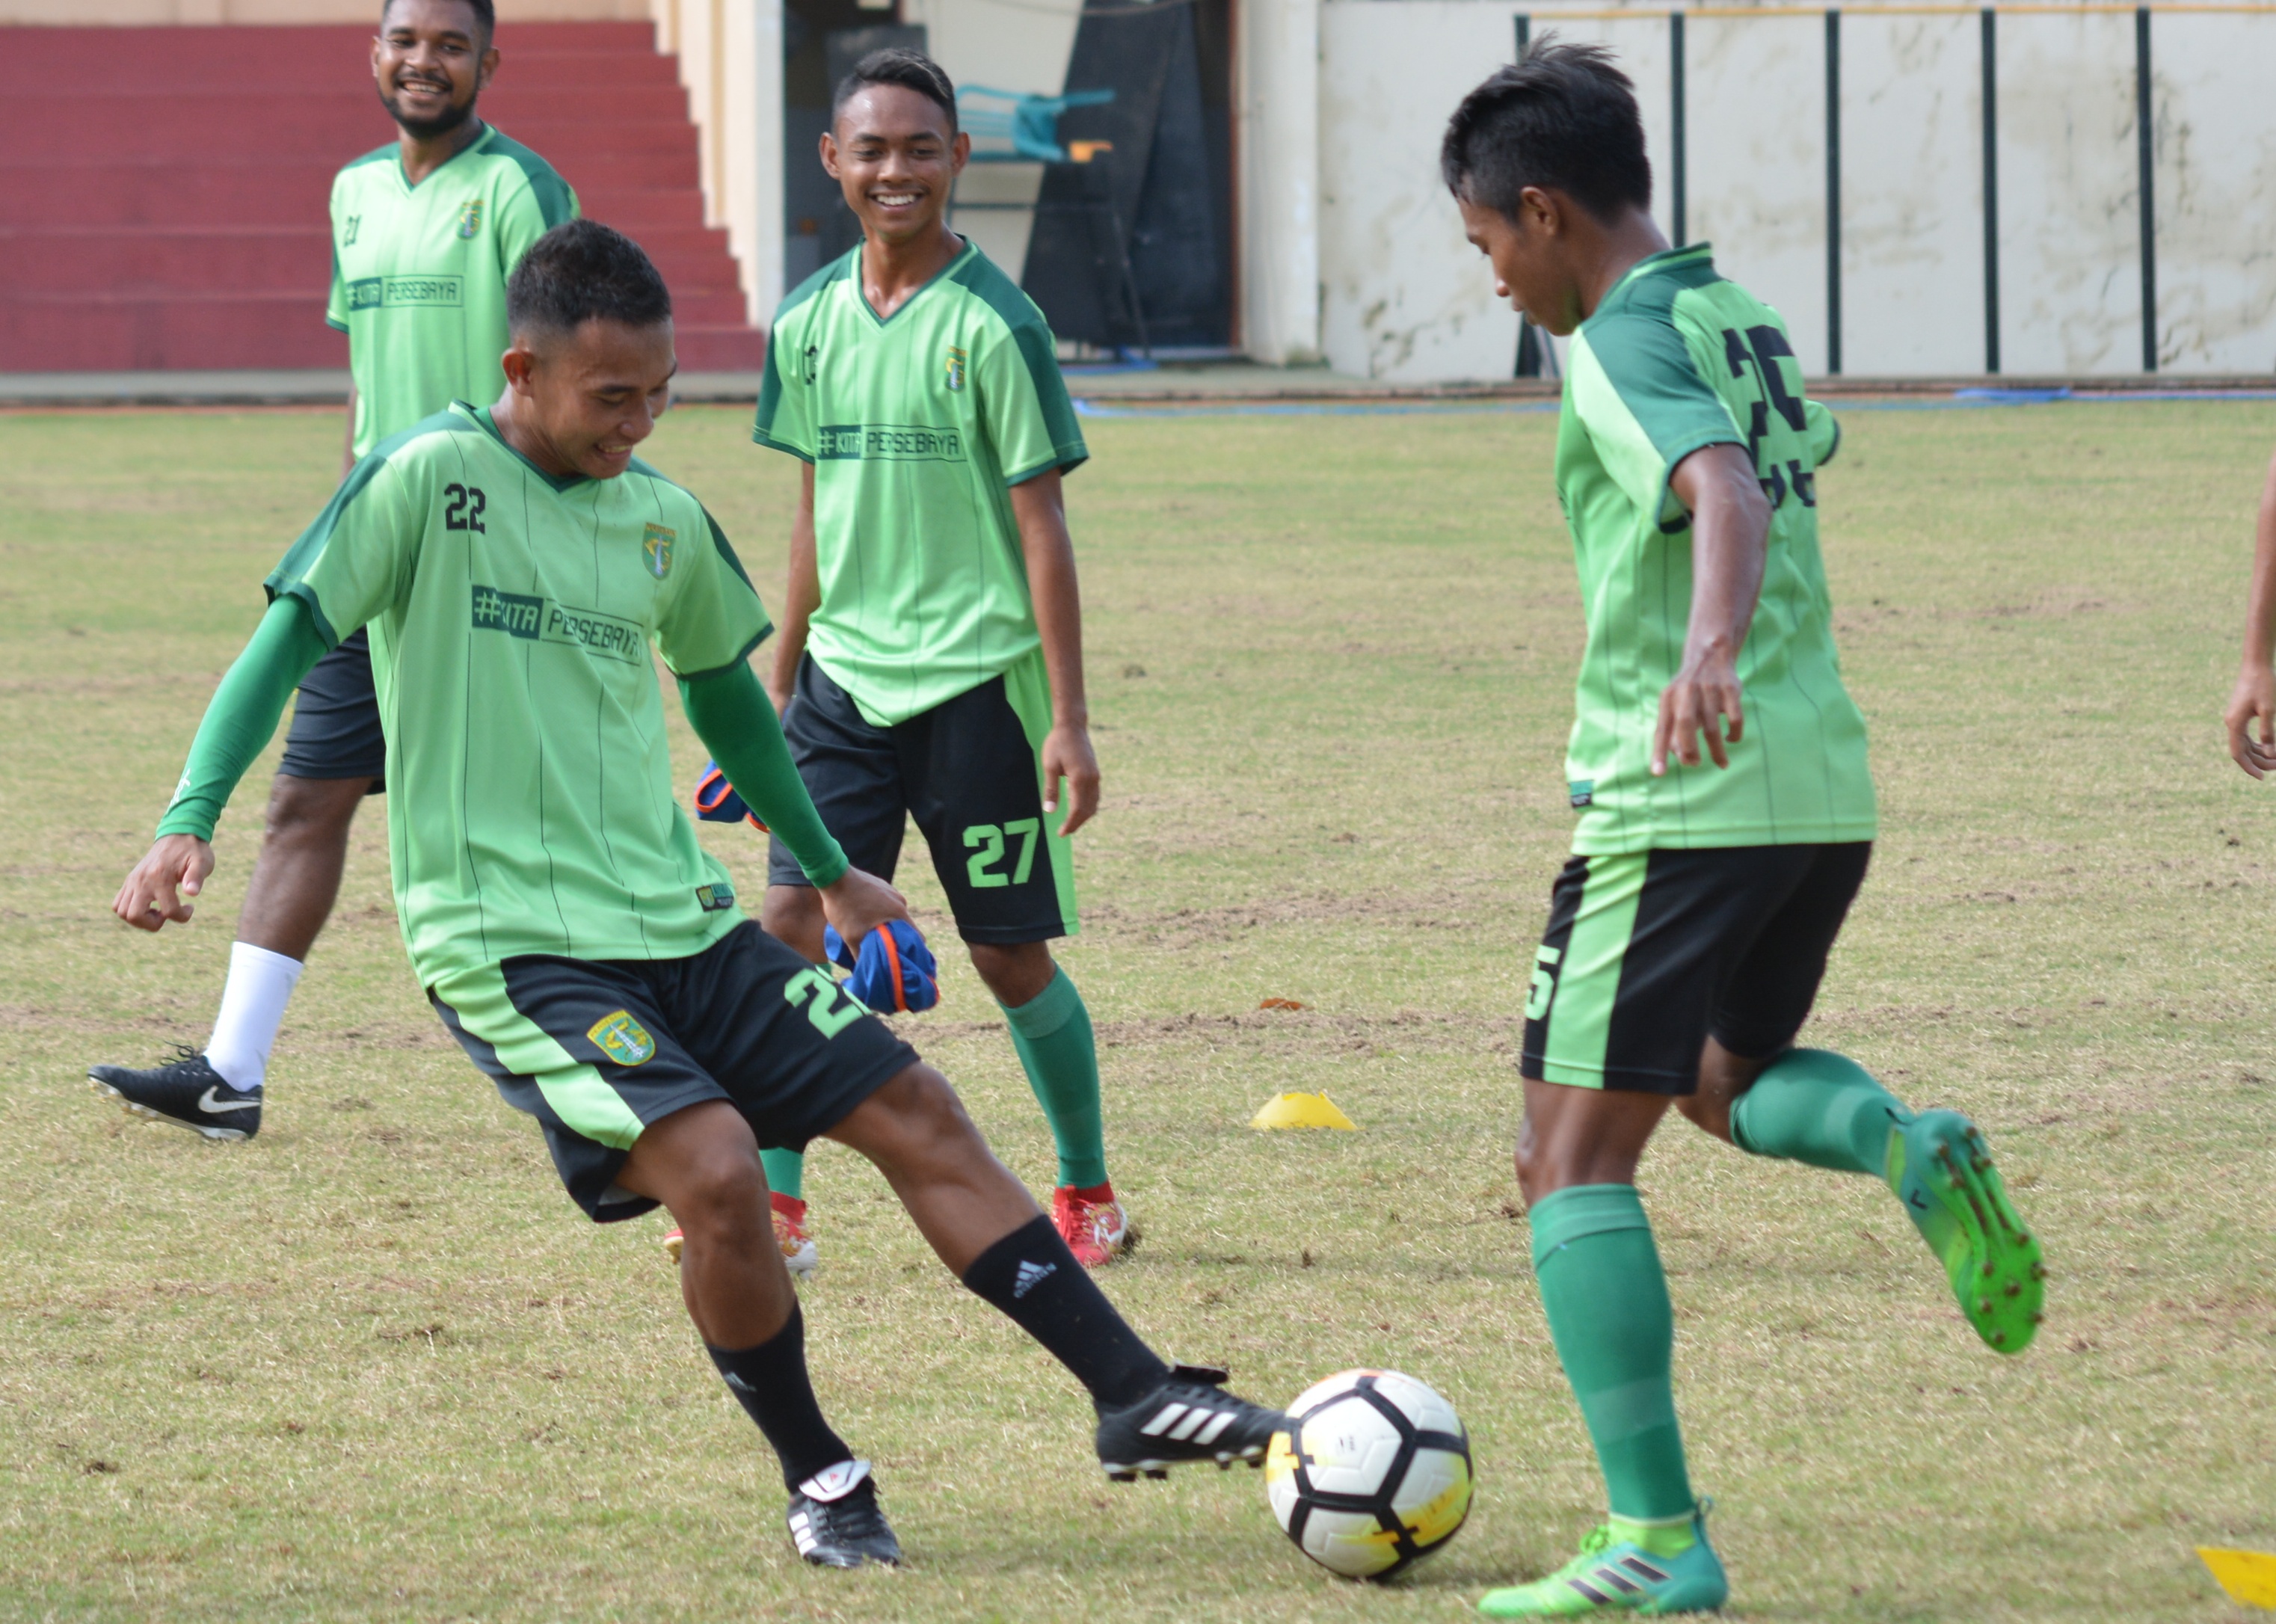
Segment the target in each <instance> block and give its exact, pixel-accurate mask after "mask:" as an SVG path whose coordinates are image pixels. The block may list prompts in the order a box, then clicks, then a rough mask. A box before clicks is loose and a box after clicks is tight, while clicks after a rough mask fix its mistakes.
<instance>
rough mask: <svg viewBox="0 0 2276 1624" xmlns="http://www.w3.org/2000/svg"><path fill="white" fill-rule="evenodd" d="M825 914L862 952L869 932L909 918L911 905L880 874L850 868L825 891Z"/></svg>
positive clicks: (823, 909)
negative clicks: (892, 920) (897, 920)
mask: <svg viewBox="0 0 2276 1624" xmlns="http://www.w3.org/2000/svg"><path fill="white" fill-rule="evenodd" d="M822 914H823V918H825V919H827V920H828V921H829V922H831V924H833V925H835V926H837V927H838V935H839V936H841V937H845V938H846V941H848V942H850V943H852V944H853V946H854V952H861V944H862V943H863V942H865V941H867V940H869V932H871V931H872V930H876V928H877V927H878V926H879V925H882V924H884V922H886V921H887V920H889V919H907V918H908V917H909V902H908V899H907V897H904V896H903V895H901V893H900V892H898V891H895V890H894V889H893V888H892V887H891V885H888V884H885V882H884V881H883V880H881V879H879V878H878V877H876V875H874V874H865V873H863V872H862V871H861V869H846V872H845V873H843V874H841V875H839V876H838V878H837V881H836V882H835V883H834V884H829V885H824V886H823V888H822ZM911 923H914V921H911Z"/></svg>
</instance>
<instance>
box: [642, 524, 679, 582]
mask: <svg viewBox="0 0 2276 1624" xmlns="http://www.w3.org/2000/svg"><path fill="white" fill-rule="evenodd" d="M678 540H679V532H678V531H676V530H667V529H666V528H664V526H662V525H650V526H649V527H648V528H647V529H646V530H644V531H642V532H641V554H642V556H643V557H645V558H647V559H648V573H649V574H651V575H653V576H655V577H656V579H657V580H658V581H662V580H663V579H664V577H665V576H667V575H669V574H671V544H672V543H674V542H676V541H678Z"/></svg>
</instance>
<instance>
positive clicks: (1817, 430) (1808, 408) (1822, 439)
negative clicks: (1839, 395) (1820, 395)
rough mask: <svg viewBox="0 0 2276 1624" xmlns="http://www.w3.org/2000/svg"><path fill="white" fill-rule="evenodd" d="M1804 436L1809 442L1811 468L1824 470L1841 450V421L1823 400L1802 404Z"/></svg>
mask: <svg viewBox="0 0 2276 1624" xmlns="http://www.w3.org/2000/svg"><path fill="white" fill-rule="evenodd" d="M1802 414H1803V415H1802V423H1803V429H1802V435H1803V437H1804V438H1805V439H1807V440H1808V441H1809V456H1810V467H1814V468H1822V467H1825V465H1826V464H1827V463H1829V462H1831V461H1832V460H1833V453H1834V452H1838V451H1840V449H1841V420H1840V418H1838V417H1836V416H1834V415H1833V413H1832V410H1831V409H1830V408H1829V407H1828V406H1826V404H1825V402H1824V401H1822V400H1805V401H1803V402H1802Z"/></svg>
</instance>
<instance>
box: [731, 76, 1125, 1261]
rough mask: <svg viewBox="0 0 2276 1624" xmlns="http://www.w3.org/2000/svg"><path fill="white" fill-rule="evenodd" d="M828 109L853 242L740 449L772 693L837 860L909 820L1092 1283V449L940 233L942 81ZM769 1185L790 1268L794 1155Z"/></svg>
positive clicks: (1102, 1256) (1054, 385) (781, 329)
mask: <svg viewBox="0 0 2276 1624" xmlns="http://www.w3.org/2000/svg"><path fill="white" fill-rule="evenodd" d="M836 103H837V106H836V112H835V114H834V117H833V121H832V127H831V130H830V131H829V133H825V134H824V135H823V138H822V161H823V164H824V166H825V167H827V168H828V169H829V171H830V172H831V175H832V176H833V177H834V178H836V179H837V180H838V183H839V185H840V186H841V187H842V188H843V190H844V193H845V197H846V206H847V207H848V208H850V209H853V211H854V214H855V215H856V216H859V217H860V219H861V231H862V237H861V245H860V246H859V247H855V248H854V249H853V250H852V251H850V252H849V253H847V254H846V255H845V257H843V258H842V259H839V260H838V261H837V262H835V263H833V264H831V265H829V266H826V267H824V268H823V269H822V270H821V271H819V272H817V273H816V275H815V276H814V277H811V278H809V279H808V281H807V282H806V283H805V284H804V285H801V286H800V287H799V288H798V289H796V290H795V291H794V292H792V293H791V295H790V296H789V297H788V298H787V299H785V300H784V301H783V306H782V310H781V312H780V314H779V315H778V316H777V317H776V319H775V326H774V333H773V337H772V340H771V342H770V345H768V349H767V370H766V377H765V382H764V384H763V392H762V395H761V397H760V400H759V410H758V421H757V424H756V428H755V433H754V436H753V437H754V438H755V440H756V441H757V442H758V443H759V444H761V445H764V446H769V447H771V448H772V449H774V450H776V451H779V452H788V453H789V454H790V455H792V456H793V457H796V458H798V459H800V461H801V462H803V463H804V464H805V465H806V467H805V468H804V470H803V474H802V477H803V483H802V487H801V490H800V499H799V507H798V512H797V517H796V518H795V519H794V520H793V524H792V527H791V565H790V586H789V590H788V596H787V608H786V612H785V616H784V628H783V637H782V641H781V642H780V643H779V645H778V648H777V650H776V655H775V664H774V679H773V681H772V682H771V684H770V691H771V693H772V694H773V697H774V700H775V702H776V703H777V704H778V706H780V707H782V711H783V731H784V732H785V735H786V736H787V737H788V738H789V740H790V745H791V752H792V755H793V757H794V758H795V759H796V760H797V762H798V764H799V770H800V773H801V774H803V775H804V777H805V779H806V785H807V788H808V791H810V792H811V793H812V794H813V796H814V800H815V804H816V806H817V807H818V808H820V809H821V812H822V817H823V822H824V823H827V824H828V825H829V826H830V830H831V833H832V834H834V835H835V836H837V838H838V840H839V841H840V842H842V843H843V844H844V845H845V846H846V849H847V851H848V852H849V853H850V854H852V856H853V858H854V861H855V862H856V863H857V864H859V865H860V866H861V867H863V868H865V869H871V870H873V871H875V872H876V873H878V874H881V875H884V876H885V877H888V878H890V877H891V875H892V873H893V871H894V869H895V866H896V865H897V863H898V862H899V857H900V847H901V836H902V831H903V829H904V828H905V826H906V823H907V820H908V819H910V818H911V817H914V820H915V823H916V825H917V828H918V829H919V830H920V831H922V834H923V835H924V838H925V843H926V845H927V846H929V847H930V848H931V853H932V862H933V870H934V872H935V873H936V874H937V875H938V876H939V877H940V884H941V888H942V889H943V890H944V891H945V892H947V894H948V902H949V907H950V908H951V910H952V912H953V914H954V915H955V918H956V927H957V930H958V932H959V933H960V935H961V936H962V937H964V940H965V943H966V945H967V948H968V949H969V951H970V953H971V956H972V963H973V968H975V969H976V970H977V971H978V972H979V974H980V978H981V980H982V981H983V982H984V983H987V986H988V989H989V990H990V992H992V993H993V994H995V996H996V998H997V1001H998V1003H999V1004H1000V1005H1001V1006H1003V1009H1004V1013H1005V1019H1006V1021H1007V1023H1008V1024H1009V1026H1010V1027H1011V1030H1012V1043H1013V1048H1014V1049H1015V1050H1016V1051H1018V1054H1019V1057H1020V1064H1021V1066H1023V1067H1025V1068H1026V1071H1027V1074H1028V1082H1029V1084H1030V1085H1031V1086H1032V1087H1033V1089H1035V1093H1036V1099H1037V1100H1038V1101H1039V1102H1040V1103H1041V1104H1042V1105H1043V1114H1044V1116H1045V1118H1046V1119H1048V1120H1049V1121H1050V1123H1051V1135H1052V1138H1053V1140H1054V1141H1055V1142H1056V1144H1057V1147H1058V1188H1057V1189H1056V1191H1055V1192H1054V1194H1053V1196H1052V1203H1051V1204H1052V1213H1053V1217H1054V1218H1055V1219H1056V1221H1057V1222H1058V1226H1059V1233H1061V1234H1062V1235H1063V1236H1064V1237H1065V1238H1066V1241H1067V1244H1068V1245H1069V1246H1070V1247H1072V1248H1074V1253H1075V1256H1078V1257H1080V1258H1081V1259H1082V1261H1083V1262H1084V1263H1085V1264H1092V1265H1096V1264H1104V1263H1105V1262H1106V1261H1107V1260H1108V1259H1109V1258H1111V1257H1112V1256H1114V1255H1115V1254H1116V1253H1117V1252H1119V1250H1121V1249H1122V1248H1123V1247H1124V1246H1125V1245H1126V1244H1127V1237H1128V1226H1127V1221H1126V1219H1125V1218H1124V1215H1123V1210H1122V1206H1121V1203H1119V1202H1118V1201H1117V1200H1116V1199H1115V1195H1114V1189H1113V1186H1112V1185H1111V1183H1110V1182H1109V1180H1108V1178H1107V1169H1106V1146H1105V1138H1104V1127H1103V1124H1102V1119H1101V1111H1100V1105H1099V1087H1098V1055H1097V1051H1096V1046H1095V1044H1094V1042H1093V1039H1092V1036H1091V1024H1090V1015H1089V1012H1088V1011H1087V1010H1086V1009H1085V1008H1084V1006H1083V1002H1082V998H1081V994H1079V993H1078V992H1077V991H1076V990H1075V986H1074V982H1073V981H1071V980H1070V979H1069V978H1068V976H1067V975H1066V971H1065V970H1063V969H1061V968H1059V967H1058V964H1057V963H1056V962H1054V960H1053V959H1052V957H1051V948H1050V946H1049V943H1050V941H1051V938H1053V937H1061V936H1066V935H1071V934H1073V933H1074V930H1075V928H1076V922H1075V894H1074V861H1073V857H1072V854H1071V851H1070V848H1069V845H1068V840H1067V837H1068V836H1070V835H1072V834H1073V833H1074V831H1076V830H1077V829H1079V828H1081V826H1082V824H1083V823H1085V822H1086V821H1087V820H1088V819H1089V817H1090V816H1091V814H1092V813H1093V812H1094V811H1095V810H1096V808H1097V805H1098V762H1097V758H1096V755H1093V753H1092V751H1091V746H1090V736H1089V715H1088V710H1087V708H1086V705H1085V702H1084V694H1083V672H1082V613H1081V603H1080V600H1079V598H1078V596H1077V592H1076V585H1075V566H1074V547H1073V545H1072V543H1070V542H1069V540H1068V537H1067V527H1066V510H1065V508H1064V506H1063V505H1062V500H1061V497H1060V489H1059V482H1060V479H1061V477H1062V476H1063V475H1064V474H1067V473H1069V472H1071V471H1073V470H1074V468H1075V467H1078V466H1080V465H1081V463H1082V462H1083V460H1084V459H1086V458H1087V457H1088V456H1089V452H1088V451H1087V450H1086V449H1085V448H1084V445H1083V442H1082V435H1081V430H1080V429H1077V427H1076V426H1075V417H1074V406H1073V405H1072V403H1071V402H1070V401H1069V400H1068V398H1067V392H1066V384H1065V383H1064V382H1063V381H1062V380H1061V378H1060V376H1059V371H1058V361H1057V359H1056V345H1054V343H1053V340H1052V338H1051V330H1050V329H1049V328H1048V327H1047V326H1046V325H1045V324H1044V321H1043V313H1042V312H1041V311H1039V310H1038V309H1036V307H1035V305H1034V303H1033V302H1032V301H1030V300H1028V297H1027V295H1026V294H1024V293H1022V292H1020V290H1019V288H1018V287H1017V286H1016V285H1014V284H1013V281H1012V279H1011V278H1010V277H1006V276H1005V274H1004V273H1003V272H1002V271H1001V270H998V269H997V268H996V266H995V265H993V264H992V263H990V261H989V260H988V258H987V256H986V255H985V254H982V253H981V252H980V250H979V248H978V247H975V246H974V245H973V244H971V243H969V242H967V241H965V240H964V239H962V238H960V237H959V236H957V235H956V234H955V233H954V232H953V231H950V230H949V229H948V221H947V206H948V197H949V191H950V188H951V186H952V185H953V183H954V181H955V178H956V176H957V174H958V172H959V171H960V170H961V169H962V168H963V166H964V163H965V160H966V158H967V156H968V154H969V153H970V150H971V138H970V137H969V136H967V135H965V134H963V133H960V131H959V130H958V128H957V123H956V92H955V89H954V87H952V85H951V84H950V83H949V80H948V76H947V75H946V74H945V73H944V72H941V70H940V69H939V67H938V66H937V65H935V64H934V63H933V62H931V61H930V60H929V58H927V57H923V56H922V55H920V54H918V53H917V52H914V51H910V50H898V49H895V50H883V51H878V52H875V53H873V54H871V55H870V56H869V57H864V58H863V59H862V60H861V62H860V63H859V64H857V65H855V67H854V71H853V72H852V73H850V74H849V75H847V77H846V80H845V82H844V83H842V84H840V85H839V86H838V87H837V92H836ZM1062 781H1064V783H1065V785H1066V810H1065V812H1064V814H1061V813H1060V807H1059V801H1060V788H1059V786H1060V785H1061V783H1062ZM767 878H768V891H767V901H766V908H765V922H766V927H767V929H768V930H770V931H772V932H773V933H774V934H775V935H776V936H778V937H780V938H781V939H782V940H784V941H785V942H788V943H789V944H791V945H793V946H794V947H796V948H798V949H799V950H800V952H805V953H806V954H808V956H809V957H811V958H815V959H817V960H818V959H820V958H821V957H822V956H823V954H822V926H823V916H822V909H821V907H820V906H819V905H818V903H817V901H816V897H815V894H814V892H813V890H812V888H811V887H810V886H809V885H808V884H807V882H806V879H805V877H803V876H802V875H801V874H800V872H799V868H798V864H797V862H796V861H795V860H794V858H793V854H792V853H791V852H790V851H789V849H788V848H787V847H785V846H784V845H783V844H782V843H781V842H779V841H777V842H775V843H774V845H773V846H772V848H771V851H770V855H769V859H768V874H767ZM767 1173H768V1177H769V1179H770V1181H771V1182H772V1184H773V1188H774V1190H775V1195H776V1200H777V1203H778V1208H779V1209H780V1210H782V1216H783V1218H784V1220H785V1235H784V1244H785V1251H786V1252H787V1253H789V1254H791V1255H792V1256H793V1258H794V1260H796V1261H797V1262H799V1263H803V1264H806V1265H807V1266H809V1267H810V1266H811V1260H812V1257H813V1252H812V1246H811V1242H810V1241H808V1239H807V1237H806V1235H805V1233H804V1230H803V1220H804V1217H805V1210H804V1207H803V1205H802V1203H800V1200H799V1199H798V1198H799V1197H800V1195H802V1193H803V1192H802V1190H801V1188H800V1180H801V1171H800V1164H799V1161H798V1158H797V1157H793V1156H792V1155H791V1154H789V1153H788V1152H784V1153H781V1154H778V1155H775V1156H773V1157H770V1159H769V1162H768V1165H767Z"/></svg>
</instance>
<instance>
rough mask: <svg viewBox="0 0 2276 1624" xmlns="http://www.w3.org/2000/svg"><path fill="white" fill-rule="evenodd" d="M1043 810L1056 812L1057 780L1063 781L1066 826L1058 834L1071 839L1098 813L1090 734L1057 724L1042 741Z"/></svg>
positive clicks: (1087, 731) (1064, 724) (1081, 729)
mask: <svg viewBox="0 0 2276 1624" xmlns="http://www.w3.org/2000/svg"><path fill="white" fill-rule="evenodd" d="M1062 778H1065V779H1066V792H1067V794H1066V801H1067V816H1066V823H1061V824H1060V825H1059V833H1061V834H1062V835H1071V834H1073V833H1074V831H1076V830H1078V829H1080V828H1081V827H1082V826H1083V825H1084V824H1085V823H1089V822H1090V820H1091V815H1092V814H1094V813H1096V811H1097V810H1098V755H1097V752H1096V751H1094V750H1093V749H1092V748H1091V747H1090V730H1089V728H1086V727H1076V726H1074V725H1070V724H1067V723H1061V724H1060V725H1058V726H1056V727H1054V728H1052V729H1051V733H1050V735H1049V736H1048V737H1047V738H1045V739H1044V740H1043V810H1044V811H1045V812H1047V813H1050V812H1056V811H1058V809H1059V780H1060V779H1062Z"/></svg>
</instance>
